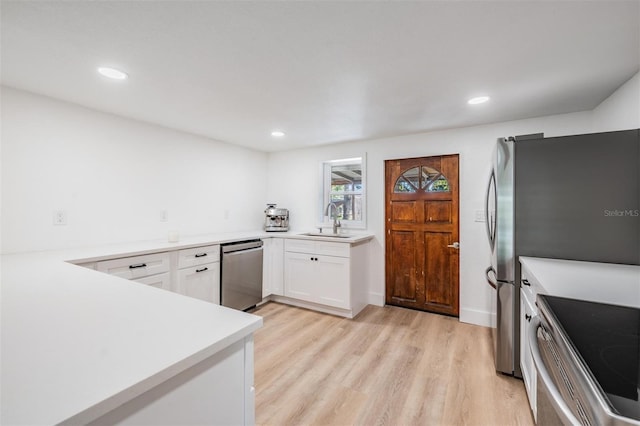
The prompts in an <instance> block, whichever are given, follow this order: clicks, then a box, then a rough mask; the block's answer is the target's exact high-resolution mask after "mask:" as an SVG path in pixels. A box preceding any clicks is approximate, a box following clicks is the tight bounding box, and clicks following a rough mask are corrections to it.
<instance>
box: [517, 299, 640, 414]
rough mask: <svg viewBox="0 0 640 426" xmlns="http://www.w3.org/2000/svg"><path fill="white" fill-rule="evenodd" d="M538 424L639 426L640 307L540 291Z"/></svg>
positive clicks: (532, 336) (533, 335)
mask: <svg viewBox="0 0 640 426" xmlns="http://www.w3.org/2000/svg"><path fill="white" fill-rule="evenodd" d="M536 304H537V305H538V308H539V312H540V314H539V316H538V317H536V318H535V319H534V321H532V323H531V332H530V333H529V340H530V341H529V346H530V347H531V352H532V355H533V360H534V363H535V366H536V372H537V378H538V381H537V393H536V400H537V414H538V418H537V423H538V424H540V425H554V424H564V425H581V424H582V425H634V426H640V395H639V394H640V309H638V308H633V307H626V306H616V305H609V304H602V303H595V302H587V301H583V300H575V299H566V298H561V297H554V296H545V295H538V298H537V302H536Z"/></svg>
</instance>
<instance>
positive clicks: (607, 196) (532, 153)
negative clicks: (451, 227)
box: [486, 129, 640, 377]
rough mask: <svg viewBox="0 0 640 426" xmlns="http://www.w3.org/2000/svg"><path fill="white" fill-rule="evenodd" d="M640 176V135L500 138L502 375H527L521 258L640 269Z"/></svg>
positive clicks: (495, 283) (498, 340)
mask: <svg viewBox="0 0 640 426" xmlns="http://www.w3.org/2000/svg"><path fill="white" fill-rule="evenodd" d="M639 170H640V130H639V129H633V130H625V131H618V132H607V133H593V134H585V135H573V136H563V137H553V138H544V137H543V135H542V134H535V135H525V136H516V137H509V138H501V139H498V141H497V144H496V148H495V152H494V164H493V168H492V172H491V176H490V178H489V184H488V186H487V193H486V217H487V222H486V223H487V235H488V239H489V244H490V246H491V266H489V267H488V268H487V269H486V277H487V281H488V283H489V285H491V286H492V287H493V288H494V289H495V290H496V298H497V303H496V316H497V317H496V332H495V342H494V343H495V361H496V370H497V371H499V372H502V373H505V374H511V375H515V376H517V377H521V376H522V373H521V371H520V328H519V318H520V313H519V310H520V263H519V262H518V257H519V256H533V257H545V258H555V259H569V260H582V261H590V262H604V263H620V264H631V265H640V217H639V216H640V215H639V214H638V213H639V209H640V171H639ZM602 285H607V283H602Z"/></svg>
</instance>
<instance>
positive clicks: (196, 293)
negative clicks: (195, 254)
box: [178, 262, 220, 305]
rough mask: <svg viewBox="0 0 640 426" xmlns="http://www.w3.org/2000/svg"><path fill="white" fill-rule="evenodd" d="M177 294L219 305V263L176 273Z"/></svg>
mask: <svg viewBox="0 0 640 426" xmlns="http://www.w3.org/2000/svg"><path fill="white" fill-rule="evenodd" d="M178 293H180V294H183V295H185V296H189V297H195V298H196V299H200V300H204V301H207V302H212V303H215V304H217V305H219V304H220V262H212V263H206V264H204V265H199V266H194V267H191V268H182V269H180V270H179V271H178Z"/></svg>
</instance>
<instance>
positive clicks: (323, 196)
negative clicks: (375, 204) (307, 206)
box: [317, 153, 367, 229]
mask: <svg viewBox="0 0 640 426" xmlns="http://www.w3.org/2000/svg"><path fill="white" fill-rule="evenodd" d="M347 164H359V165H360V167H361V171H362V191H345V192H341V194H344V195H360V196H361V208H362V212H361V217H362V219H361V220H343V219H340V223H341V227H343V228H348V229H367V156H366V153H365V154H363V155H361V156H359V157H351V158H342V159H339V160H327V161H323V162H321V164H320V182H321V185H320V195H319V197H318V203H319V208H318V220H319V222H318V225H317V226H318V227H330V226H331V224H332V221H331V220H330V219H328V217H327V216H325V215H324V210H325V208H326V207H327V205H328V204H329V200H330V195H331V192H332V191H331V168H332V167H333V166H342V165H347Z"/></svg>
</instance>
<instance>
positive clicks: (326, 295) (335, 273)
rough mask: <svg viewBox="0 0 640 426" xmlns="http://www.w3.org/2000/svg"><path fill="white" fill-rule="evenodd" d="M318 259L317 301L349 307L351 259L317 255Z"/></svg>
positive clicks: (339, 306) (338, 306) (344, 307)
mask: <svg viewBox="0 0 640 426" xmlns="http://www.w3.org/2000/svg"><path fill="white" fill-rule="evenodd" d="M316 259H318V260H317V261H316V262H315V263H316V264H317V265H316V273H315V275H316V279H317V281H316V282H317V285H316V296H317V302H318V303H322V304H323V305H329V306H335V307H336V308H343V309H349V308H350V307H351V305H350V298H349V295H350V286H349V259H348V258H346V257H334V256H317V257H316Z"/></svg>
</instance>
